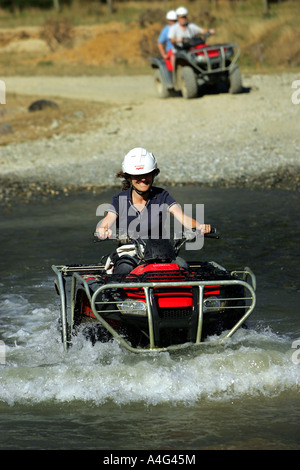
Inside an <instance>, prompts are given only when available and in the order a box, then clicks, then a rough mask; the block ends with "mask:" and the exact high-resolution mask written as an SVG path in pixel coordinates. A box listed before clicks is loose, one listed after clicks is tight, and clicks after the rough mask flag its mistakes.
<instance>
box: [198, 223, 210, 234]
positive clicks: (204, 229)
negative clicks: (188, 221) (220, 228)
mask: <svg viewBox="0 0 300 470" xmlns="http://www.w3.org/2000/svg"><path fill="white" fill-rule="evenodd" d="M197 230H199V231H200V232H201V235H204V234H205V233H210V231H211V225H209V224H199V225H198V226H197Z"/></svg>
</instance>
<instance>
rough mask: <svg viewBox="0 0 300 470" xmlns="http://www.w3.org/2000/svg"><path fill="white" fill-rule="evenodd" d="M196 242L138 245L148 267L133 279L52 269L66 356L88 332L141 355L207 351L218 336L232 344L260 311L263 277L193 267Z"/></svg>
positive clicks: (97, 270) (99, 268)
mask: <svg viewBox="0 0 300 470" xmlns="http://www.w3.org/2000/svg"><path fill="white" fill-rule="evenodd" d="M211 236H212V237H217V235H216V234H212V235H211ZM190 238H191V237H190V235H189V236H186V235H184V236H183V237H182V238H180V239H177V240H174V241H173V243H171V242H170V241H169V240H151V239H149V240H147V241H146V242H143V243H141V241H140V240H132V239H131V240H130V241H131V243H132V246H134V247H135V249H136V254H137V256H138V258H139V259H140V263H139V264H138V266H137V267H136V268H134V269H133V270H132V271H131V272H130V274H128V275H118V274H114V273H112V274H107V272H106V270H105V266H104V265H103V264H101V263H100V264H92V265H72V266H69V265H68V266H66V265H62V266H52V269H53V270H54V272H55V273H56V276H57V279H56V280H55V285H56V290H57V293H58V294H59V296H60V300H61V317H60V328H61V334H62V342H63V346H64V349H68V347H69V346H70V345H71V344H72V338H73V337H74V335H76V334H78V331H79V330H80V329H81V331H82V333H83V334H85V336H86V338H87V339H89V340H91V341H92V343H93V344H94V343H95V342H96V341H102V342H105V341H109V340H111V339H112V338H115V339H117V340H118V341H119V342H120V343H121V345H122V346H124V347H125V348H126V349H128V350H130V351H133V352H149V351H165V350H174V349H179V348H184V347H190V346H191V345H195V346H199V345H201V344H203V342H204V341H205V339H206V338H207V337H208V336H210V335H219V336H217V337H218V341H224V339H225V338H229V337H231V336H232V335H233V334H234V333H235V332H236V331H237V330H238V329H239V328H240V327H241V326H243V325H244V324H245V321H246V319H247V318H248V317H249V315H250V314H251V313H252V311H253V309H254V306H255V276H254V274H253V273H252V271H251V269H250V268H244V269H242V270H235V271H228V270H226V269H225V268H224V267H222V266H220V265H219V264H217V263H215V262H214V261H210V262H207V261H196V260H195V261H193V262H186V261H185V260H183V259H182V258H180V257H179V256H178V254H179V250H180V248H181V247H182V246H183V245H184V244H185V243H186V241H187V240H188V239H190ZM224 332H225V333H224ZM218 341H216V342H218Z"/></svg>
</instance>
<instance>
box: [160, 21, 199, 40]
mask: <svg viewBox="0 0 300 470" xmlns="http://www.w3.org/2000/svg"><path fill="white" fill-rule="evenodd" d="M202 32H203V29H202V28H200V26H197V25H196V24H195V23H188V24H187V26H186V28H184V29H183V28H182V27H181V26H180V24H179V23H175V24H174V25H173V26H171V27H170V29H169V33H168V37H169V39H176V41H180V40H181V39H183V38H186V39H192V38H193V37H195V36H196V35H197V34H199V33H202Z"/></svg>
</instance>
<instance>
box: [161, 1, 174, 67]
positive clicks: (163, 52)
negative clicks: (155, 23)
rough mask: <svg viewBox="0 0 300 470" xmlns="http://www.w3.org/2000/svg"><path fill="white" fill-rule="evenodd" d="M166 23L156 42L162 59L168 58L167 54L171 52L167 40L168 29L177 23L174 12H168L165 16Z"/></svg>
mask: <svg viewBox="0 0 300 470" xmlns="http://www.w3.org/2000/svg"><path fill="white" fill-rule="evenodd" d="M166 19H167V23H168V24H166V26H164V28H163V29H162V30H161V33H160V35H159V37H158V40H157V47H158V50H159V52H160V54H161V56H162V58H163V59H167V58H168V52H169V51H170V50H172V48H173V45H172V43H171V41H170V40H169V38H168V33H169V29H170V27H171V26H173V25H174V24H175V23H176V21H177V15H176V12H175V10H170V11H168V13H167V14H166Z"/></svg>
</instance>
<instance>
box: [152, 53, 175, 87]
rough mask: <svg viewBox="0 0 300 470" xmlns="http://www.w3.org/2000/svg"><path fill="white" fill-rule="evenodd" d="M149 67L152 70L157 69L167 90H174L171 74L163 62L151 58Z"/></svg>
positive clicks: (156, 58)
mask: <svg viewBox="0 0 300 470" xmlns="http://www.w3.org/2000/svg"><path fill="white" fill-rule="evenodd" d="M150 60H151V67H152V68H153V69H159V70H160V73H161V76H162V80H163V81H164V84H165V85H166V87H167V88H174V84H173V74H172V72H171V71H170V70H168V69H167V66H166V64H165V61H164V60H163V59H160V58H159V57H151V59H150Z"/></svg>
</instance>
